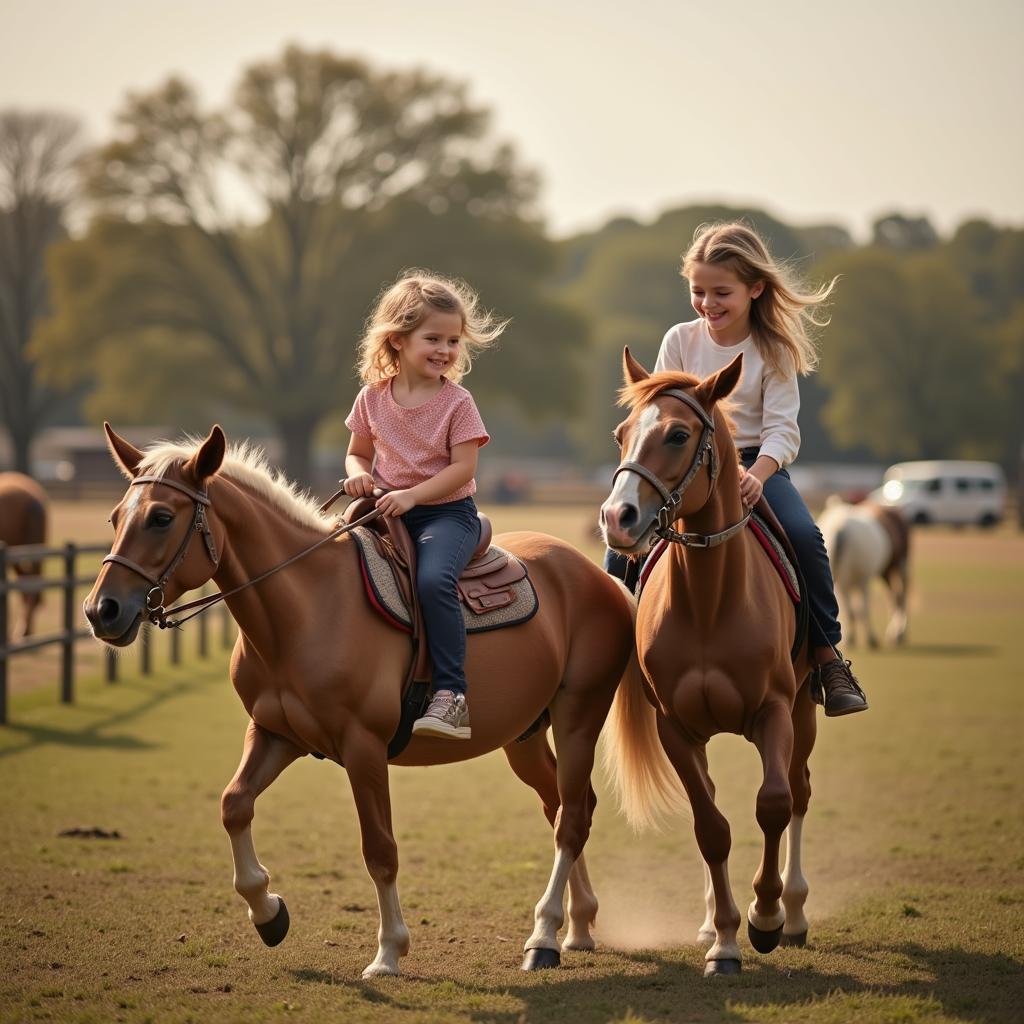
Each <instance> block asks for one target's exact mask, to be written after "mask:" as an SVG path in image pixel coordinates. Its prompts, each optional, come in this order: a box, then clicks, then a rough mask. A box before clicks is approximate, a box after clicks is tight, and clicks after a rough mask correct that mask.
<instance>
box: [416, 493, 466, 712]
mask: <svg viewBox="0 0 1024 1024" xmlns="http://www.w3.org/2000/svg"><path fill="white" fill-rule="evenodd" d="M402 519H403V520H404V522H405V525H406V527H407V528H408V530H409V534H410V535H411V536H412V539H413V543H414V544H415V545H416V592H417V593H418V594H419V598H420V605H421V606H422V608H423V624H424V626H425V627H426V630H427V648H428V649H429V651H430V659H431V661H432V662H433V663H434V688H435V689H438V690H454V691H455V692H456V693H463V694H464V693H465V692H466V669H465V661H466V627H465V624H464V623H463V621H462V607H461V605H460V602H459V595H458V591H457V589H456V586H455V581H456V580H457V579H458V578H459V574H460V573H461V572H462V570H463V569H465V568H466V566H467V565H468V564H469V560H470V559H471V558H472V557H473V552H474V551H475V550H476V546H477V544H478V543H479V541H480V520H479V519H478V518H477V514H476V503H475V502H474V501H473V499H472V498H461V499H459V500H458V501H447V502H445V503H444V504H442V505H417V506H415V508H411V509H409V511H408V512H406V513H405V515H404V516H403V517H402Z"/></svg>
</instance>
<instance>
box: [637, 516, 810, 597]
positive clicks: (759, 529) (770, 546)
mask: <svg viewBox="0 0 1024 1024" xmlns="http://www.w3.org/2000/svg"><path fill="white" fill-rule="evenodd" d="M747 526H748V527H749V528H750V530H751V532H752V533H753V534H754V536H755V537H756V538H757V540H758V543H759V544H760V545H761V547H763V548H764V550H765V553H766V554H767V555H768V558H769V560H770V561H771V563H772V565H773V566H774V567H775V571H776V572H777V573H778V574H779V577H780V578H781V579H782V583H783V585H784V586H785V588H786V592H787V593H788V594H789V596H790V598H791V599H792V601H793V603H794V604H799V603H800V583H799V579H798V577H797V573H796V569H795V568H794V567H793V563H792V562H791V561H790V560H789V557H788V556H787V554H786V552H785V551H784V550H783V548H782V544H781V543H780V542H779V540H778V539H777V538H776V536H775V534H774V533H773V532H772V530H771V528H770V527H769V526H768V524H767V523H766V522H765V521H764V520H763V519H762V518H761V517H760V516H759V515H758V514H757V513H756V512H752V513H751V514H750V519H749V520H748V521H747ZM668 543H669V542H668V541H667V540H659V541H658V542H657V543H656V544H655V545H654V547H653V548H651V551H650V553H649V554H648V555H647V558H646V560H645V561H644V565H643V568H642V569H641V570H640V578H639V580H638V581H637V593H639V592H640V591H642V590H643V588H644V584H646V582H647V578H648V577H649V576H650V575H651V570H652V569H653V568H654V566H655V564H656V563H657V561H658V559H659V558H661V556H662V555H663V554H664V553H665V549H666V548H667V547H668Z"/></svg>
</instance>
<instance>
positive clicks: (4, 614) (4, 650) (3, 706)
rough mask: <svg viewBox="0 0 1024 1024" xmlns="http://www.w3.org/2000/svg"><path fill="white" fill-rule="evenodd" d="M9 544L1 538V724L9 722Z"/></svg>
mask: <svg viewBox="0 0 1024 1024" xmlns="http://www.w3.org/2000/svg"><path fill="white" fill-rule="evenodd" d="M7 641H8V636H7V545H6V544H5V543H4V542H3V541H2V540H0V725H5V724H6V723H7Z"/></svg>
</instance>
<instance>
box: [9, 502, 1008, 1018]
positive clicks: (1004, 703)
mask: <svg viewBox="0 0 1024 1024" xmlns="http://www.w3.org/2000/svg"><path fill="white" fill-rule="evenodd" d="M493 511H494V517H495V520H496V527H497V528H498V529H502V528H505V529H512V528H519V527H520V526H524V525H529V526H532V527H534V528H543V529H546V530H548V531H549V532H552V533H556V534H559V535H561V536H564V537H566V538H567V539H568V540H570V541H571V542H573V543H575V544H577V545H578V546H580V547H583V548H585V549H586V550H587V551H588V552H589V553H591V554H593V555H594V556H595V557H596V556H597V555H598V547H597V544H596V541H595V539H594V537H593V534H592V531H591V529H590V522H589V521H590V518H591V513H590V512H589V511H586V510H580V509H545V510H543V511H540V510H531V509H495V510H493ZM106 512H107V509H106V507H105V506H104V507H103V509H102V510H100V509H99V508H98V507H97V508H96V509H82V508H78V509H76V510H72V509H70V508H69V509H66V510H64V511H63V512H62V513H61V514H62V515H64V517H65V518H64V522H65V523H67V524H68V525H67V527H66V529H67V530H68V532H67V533H60V532H59V531H55V532H54V534H53V536H54V539H56V540H62V539H63V537H64V536H79V537H81V538H83V539H95V538H97V537H102V536H103V535H104V525H103V524H104V520H105V517H106ZM97 516H98V518H96V517H97ZM72 531H73V532H72ZM915 541H916V545H917V550H916V562H915V572H914V576H915V580H914V593H913V599H912V605H911V624H910V641H909V644H908V646H907V647H906V648H904V649H902V650H899V651H880V652H856V653H855V661H856V668H857V671H858V674H859V675H860V677H861V679H862V681H863V682H864V683H865V685H866V686H867V688H868V691H869V696H870V698H871V706H872V707H871V711H870V713H869V714H866V715H862V716H857V717H855V718H852V719H841V720H834V721H833V720H828V721H826V720H824V719H822V721H821V726H820V730H819V743H818V748H817V750H816V751H815V754H814V757H813V758H812V762H811V767H812V772H813V783H814V796H813V799H812V804H811V811H810V814H809V816H808V819H807V825H806V828H805V840H804V842H805V847H804V849H805V865H804V870H805V873H806V875H807V877H808V880H809V882H810V885H811V894H810V898H809V901H808V907H807V911H808V917H809V918H810V921H811V931H810V935H809V945H808V947H807V948H806V949H802V950H795V949H787V950H777V951H776V952H774V953H772V954H770V955H769V956H767V957H762V956H760V955H759V954H757V953H755V952H754V951H753V950H751V949H750V948H749V947H748V946H746V944H745V937H744V938H743V939H742V940H741V942H742V943H743V949H744V973H743V974H742V976H740V977H739V978H736V979H729V980H726V979H719V980H716V981H712V982H708V981H705V980H704V979H703V978H702V976H701V973H702V966H703V950H702V949H701V948H700V947H698V946H697V945H695V944H693V942H692V939H693V937H694V935H695V932H696V928H697V925H698V924H699V922H700V919H701V918H702V916H703V904H702V894H701V870H700V861H699V857H698V855H697V852H696V848H695V844H694V841H693V837H692V831H691V827H690V824H689V822H688V821H686V820H681V821H679V822H678V823H677V825H676V826H675V827H673V828H672V829H671V830H669V831H666V832H665V833H662V834H658V835H649V834H648V835H644V836H640V837H634V836H633V835H632V834H631V833H630V832H629V830H628V829H627V827H626V826H625V824H624V822H623V821H622V820H621V818H620V817H619V816H618V815H617V814H616V812H615V809H614V807H613V805H612V801H611V799H610V798H609V796H608V794H607V790H606V787H605V786H604V783H603V780H602V779H601V778H600V777H598V778H597V779H596V780H595V784H596V786H597V788H598V793H599V799H600V804H599V806H598V809H597V814H596V816H595V822H594V831H593V834H592V837H591V841H590V844H589V845H588V848H587V859H588V861H589V866H590V873H591V877H592V879H593V882H594V886H595V889H596V891H597V894H598V897H599V898H600V900H601V912H600V914H599V918H598V927H597V931H596V935H597V938H598V941H599V943H600V946H599V949H598V951H597V952H595V953H591V954H582V953H571V954H566V955H565V956H564V957H563V967H562V969H560V970H558V971H550V972H541V973H538V974H534V975H526V974H523V973H522V972H520V971H519V969H518V967H519V963H520V959H521V949H522V943H523V941H524V939H525V938H526V936H527V935H528V934H529V932H530V928H531V925H532V908H533V904H534V903H535V902H536V900H537V899H538V898H539V896H540V894H541V892H542V891H543V888H544V885H545V883H546V880H547V875H548V871H549V869H550V865H551V840H550V833H549V831H548V829H547V826H546V824H545V822H544V819H543V816H542V814H541V812H540V808H539V805H538V803H537V801H536V799H535V797H534V795H533V794H532V792H530V791H528V790H527V789H526V788H525V787H523V786H522V785H521V784H520V783H518V782H517V781H516V780H515V778H514V777H513V776H512V774H511V772H510V771H509V770H508V769H507V767H506V766H505V763H504V759H503V757H502V756H501V755H500V754H499V755H497V756H491V757H488V758H485V759H482V760H481V761H478V762H475V763H474V765H473V767H472V769H471V770H470V769H467V767H466V766H452V767H442V768H434V769H430V770H422V769H418V770H410V769H396V770H395V771H393V772H392V792H393V799H394V817H395V827H396V834H397V838H398V842H399V850H400V857H401V864H402V868H401V874H400V878H399V884H400V889H401V892H402V897H403V904H404V908H405V911H406V917H407V920H408V923H409V925H410V927H411V930H412V941H413V946H412V951H411V953H410V955H409V956H408V957H406V958H405V959H404V960H403V969H404V971H405V977H404V978H401V979H380V980H375V981H372V982H364V981H361V980H360V979H359V974H360V971H361V969H362V967H363V966H364V965H365V964H366V963H368V962H369V961H370V960H371V959H372V957H373V954H374V952H375V949H376V941H375V931H376V907H375V901H374V895H373V888H372V886H371V883H370V881H369V878H368V877H367V875H366V873H365V870H364V869H363V866H362V862H361V859H360V854H359V838H358V832H357V829H356V823H355V813H354V810H353V807H352V802H351V796H350V793H349V790H348V785H347V781H346V779H345V776H344V773H343V772H342V771H341V770H340V769H338V768H337V767H333V766H331V765H328V764H324V763H320V762H314V761H312V759H305V760H303V761H302V762H300V763H299V764H297V765H295V766H294V767H292V768H290V769H289V771H288V772H287V773H286V774H285V775H284V776H283V777H282V778H281V780H280V781H279V782H278V783H276V784H275V785H274V786H273V787H272V788H271V789H270V790H269V791H268V792H267V794H266V795H265V796H264V797H262V798H261V800H260V801H259V803H258V804H257V808H256V821H255V825H254V834H255V838H256V844H257V849H258V851H259V854H260V858H261V860H262V861H263V863H264V864H266V866H267V867H268V868H269V869H270V871H271V874H272V875H273V877H274V882H273V888H274V890H275V891H279V892H281V893H282V894H283V895H284V896H285V898H286V899H287V900H288V905H289V909H290V911H291V914H292V931H291V933H290V934H289V936H288V938H287V939H286V940H285V942H284V943H283V944H282V945H281V946H279V947H277V948H275V949H269V950H268V949H266V948H264V947H263V946H262V944H261V943H260V942H259V940H258V938H257V936H256V934H255V932H254V931H253V929H252V927H251V926H250V925H249V923H248V921H247V920H246V916H245V905H244V903H243V902H242V900H241V899H240V898H239V897H238V896H237V895H236V894H235V893H234V891H233V889H232V886H231V861H230V856H229V851H228V844H227V840H226V837H225V835H224V832H223V830H222V829H221V826H220V822H219V797H220V792H221V789H222V788H223V786H224V784H225V783H226V781H227V780H228V779H229V777H230V776H231V774H232V772H233V771H234V768H235V766H236V764H237V760H238V756H239V752H240V748H241V739H242V733H243V729H244V725H245V716H244V712H243V710H242V708H241V705H240V704H239V703H238V701H237V698H235V696H234V694H233V692H232V690H231V688H230V684H229V683H228V682H227V680H226V673H225V665H224V658H223V656H219V657H217V658H214V659H211V660H210V661H209V662H207V663H197V662H195V661H192V662H190V663H189V665H188V666H187V667H183V668H180V669H176V670H173V671H172V670H170V669H167V668H165V669H163V670H162V671H161V673H160V674H159V675H157V676H155V677H153V678H151V679H148V680H145V681H142V680H140V679H138V678H137V677H134V676H133V675H132V674H131V671H130V669H131V668H132V666H134V665H135V660H134V657H133V656H129V657H128V658H126V659H125V663H124V664H125V669H126V672H125V675H126V678H125V679H124V681H123V682H121V683H120V684H118V685H116V686H108V685H106V684H104V683H102V682H100V681H99V680H98V679H96V678H94V679H91V680H84V681H83V682H82V683H81V684H80V686H79V697H78V700H77V703H76V704H75V705H74V706H71V707H67V706H61V705H58V704H57V703H56V699H55V696H54V692H55V690H54V688H51V686H50V685H49V683H47V684H46V685H43V686H33V685H32V682H33V680H32V678H31V677H32V676H33V675H36V676H43V675H45V674H46V672H47V671H48V669H47V668H46V667H45V665H44V664H43V663H42V662H41V661H36V660H33V659H29V658H24V659H20V665H19V671H20V672H22V673H24V674H25V677H24V678H23V679H22V685H21V686H20V687H19V690H18V692H16V693H15V694H14V695H13V696H12V699H11V709H10V710H11V724H10V725H9V726H7V727H2V728H0V808H2V820H3V823H4V826H5V827H4V828H3V830H2V834H0V858H2V863H3V865H4V871H3V875H2V880H0V895H2V903H0V906H2V908H3V910H2V914H0V958H2V959H0V962H2V963H3V965H4V973H3V977H2V979H0V1021H4V1022H6V1021H29V1020H55V1021H83V1022H84V1021H97V1022H100V1021H114V1020H117V1021H129V1022H141V1021H146V1020H153V1021H180V1022H185V1021H194V1022H205V1021H257V1022H262V1021H332V1022H333V1021H356V1022H363V1021H366V1022H392V1021H396V1022H416V1021H460V1022H471V1021H472V1022H493V1024H517V1022H519V1021H527V1022H534V1021H537V1022H546V1021H552V1022H553V1021H559V1022H561V1021H573V1022H575V1021H583V1022H622V1024H626V1022H634V1024H636V1022H655V1021H716V1022H717V1021H721V1022H737V1021H780V1022H782V1021H808V1022H811V1021H814V1022H818V1021H821V1022H825V1024H828V1022H838V1021H847V1020H851V1021H852V1020H856V1021H858V1022H866V1024H871V1022H893V1024H897V1022H899V1024H904V1022H906V1024H913V1022H918V1021H921V1022H927V1024H939V1022H946V1021H980V1022H997V1021H999V1022H1002V1021H1015V1020H1020V1019H1022V1016H1024V1010H1022V1005H1024V818H1022V814H1021V811H1022V808H1024V783H1022V779H1021V775H1022V773H1021V768H1022V763H1024V762H1022V757H1021V755H1022V740H1021V735H1022V726H1024V714H1022V710H1024V697H1022V687H1024V672H1022V671H1021V667H1020V665H1021V659H1020V653H1019V650H1018V648H1017V647H1016V641H1017V639H1018V638H1019V636H1020V634H1021V629H1022V624H1024V537H1022V536H1020V535H1018V534H1015V533H1013V532H1010V531H1008V530H1007V531H1003V532H999V533H993V534H983V533H975V532H952V531H948V532H941V531H928V532H922V533H919V534H918V535H916V537H915ZM876 605H877V606H878V607H879V610H880V608H881V605H882V601H880V600H879V601H878V602H876ZM710 749H711V763H712V771H713V774H714V777H715V779H716V782H717V783H718V785H719V804H720V806H721V807H722V809H723V811H724V813H725V814H726V815H727V816H728V818H729V819H730V822H731V824H732V830H733V854H732V862H731V876H732V879H733V889H734V893H735V896H736V901H737V904H738V905H739V906H740V907H741V908H745V907H746V905H747V903H748V902H749V899H750V879H751V878H752V876H753V873H754V869H755V866H756V863H757V859H758V856H759V849H760V833H759V832H758V830H757V827H756V823H755V821H754V816H753V800H754V793H755V790H756V788H757V785H758V783H759V778H758V776H759V763H758V759H757V756H756V754H755V752H754V750H753V748H752V747H750V746H748V745H747V744H745V743H744V742H743V741H741V740H739V739H736V738H734V737H721V738H719V739H718V740H716V741H715V742H714V743H713V744H712V746H711V748H710ZM75 826H89V827H91V826H99V827H101V828H104V829H107V830H114V829H116V830H118V832H119V833H120V835H121V838H120V839H109V840H103V839H76V838H62V837H59V836H58V833H59V832H60V831H61V830H63V829H67V828H72V827H75Z"/></svg>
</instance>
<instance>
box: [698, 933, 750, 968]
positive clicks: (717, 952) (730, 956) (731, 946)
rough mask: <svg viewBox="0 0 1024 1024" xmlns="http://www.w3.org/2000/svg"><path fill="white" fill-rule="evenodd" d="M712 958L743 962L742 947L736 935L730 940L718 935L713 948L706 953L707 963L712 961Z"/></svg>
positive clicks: (705, 960) (705, 959)
mask: <svg viewBox="0 0 1024 1024" xmlns="http://www.w3.org/2000/svg"><path fill="white" fill-rule="evenodd" d="M712 960H735V961H736V962H737V963H742V962H743V957H742V956H741V955H740V947H739V944H738V943H737V942H736V938H735V935H734V936H733V938H732V939H730V940H728V941H725V940H722V939H720V938H717V937H716V940H715V942H714V943H713V944H712V946H711V948H710V949H709V950H708V951H707V952H706V953H705V954H704V962H705V963H710V962H711V961H712Z"/></svg>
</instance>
